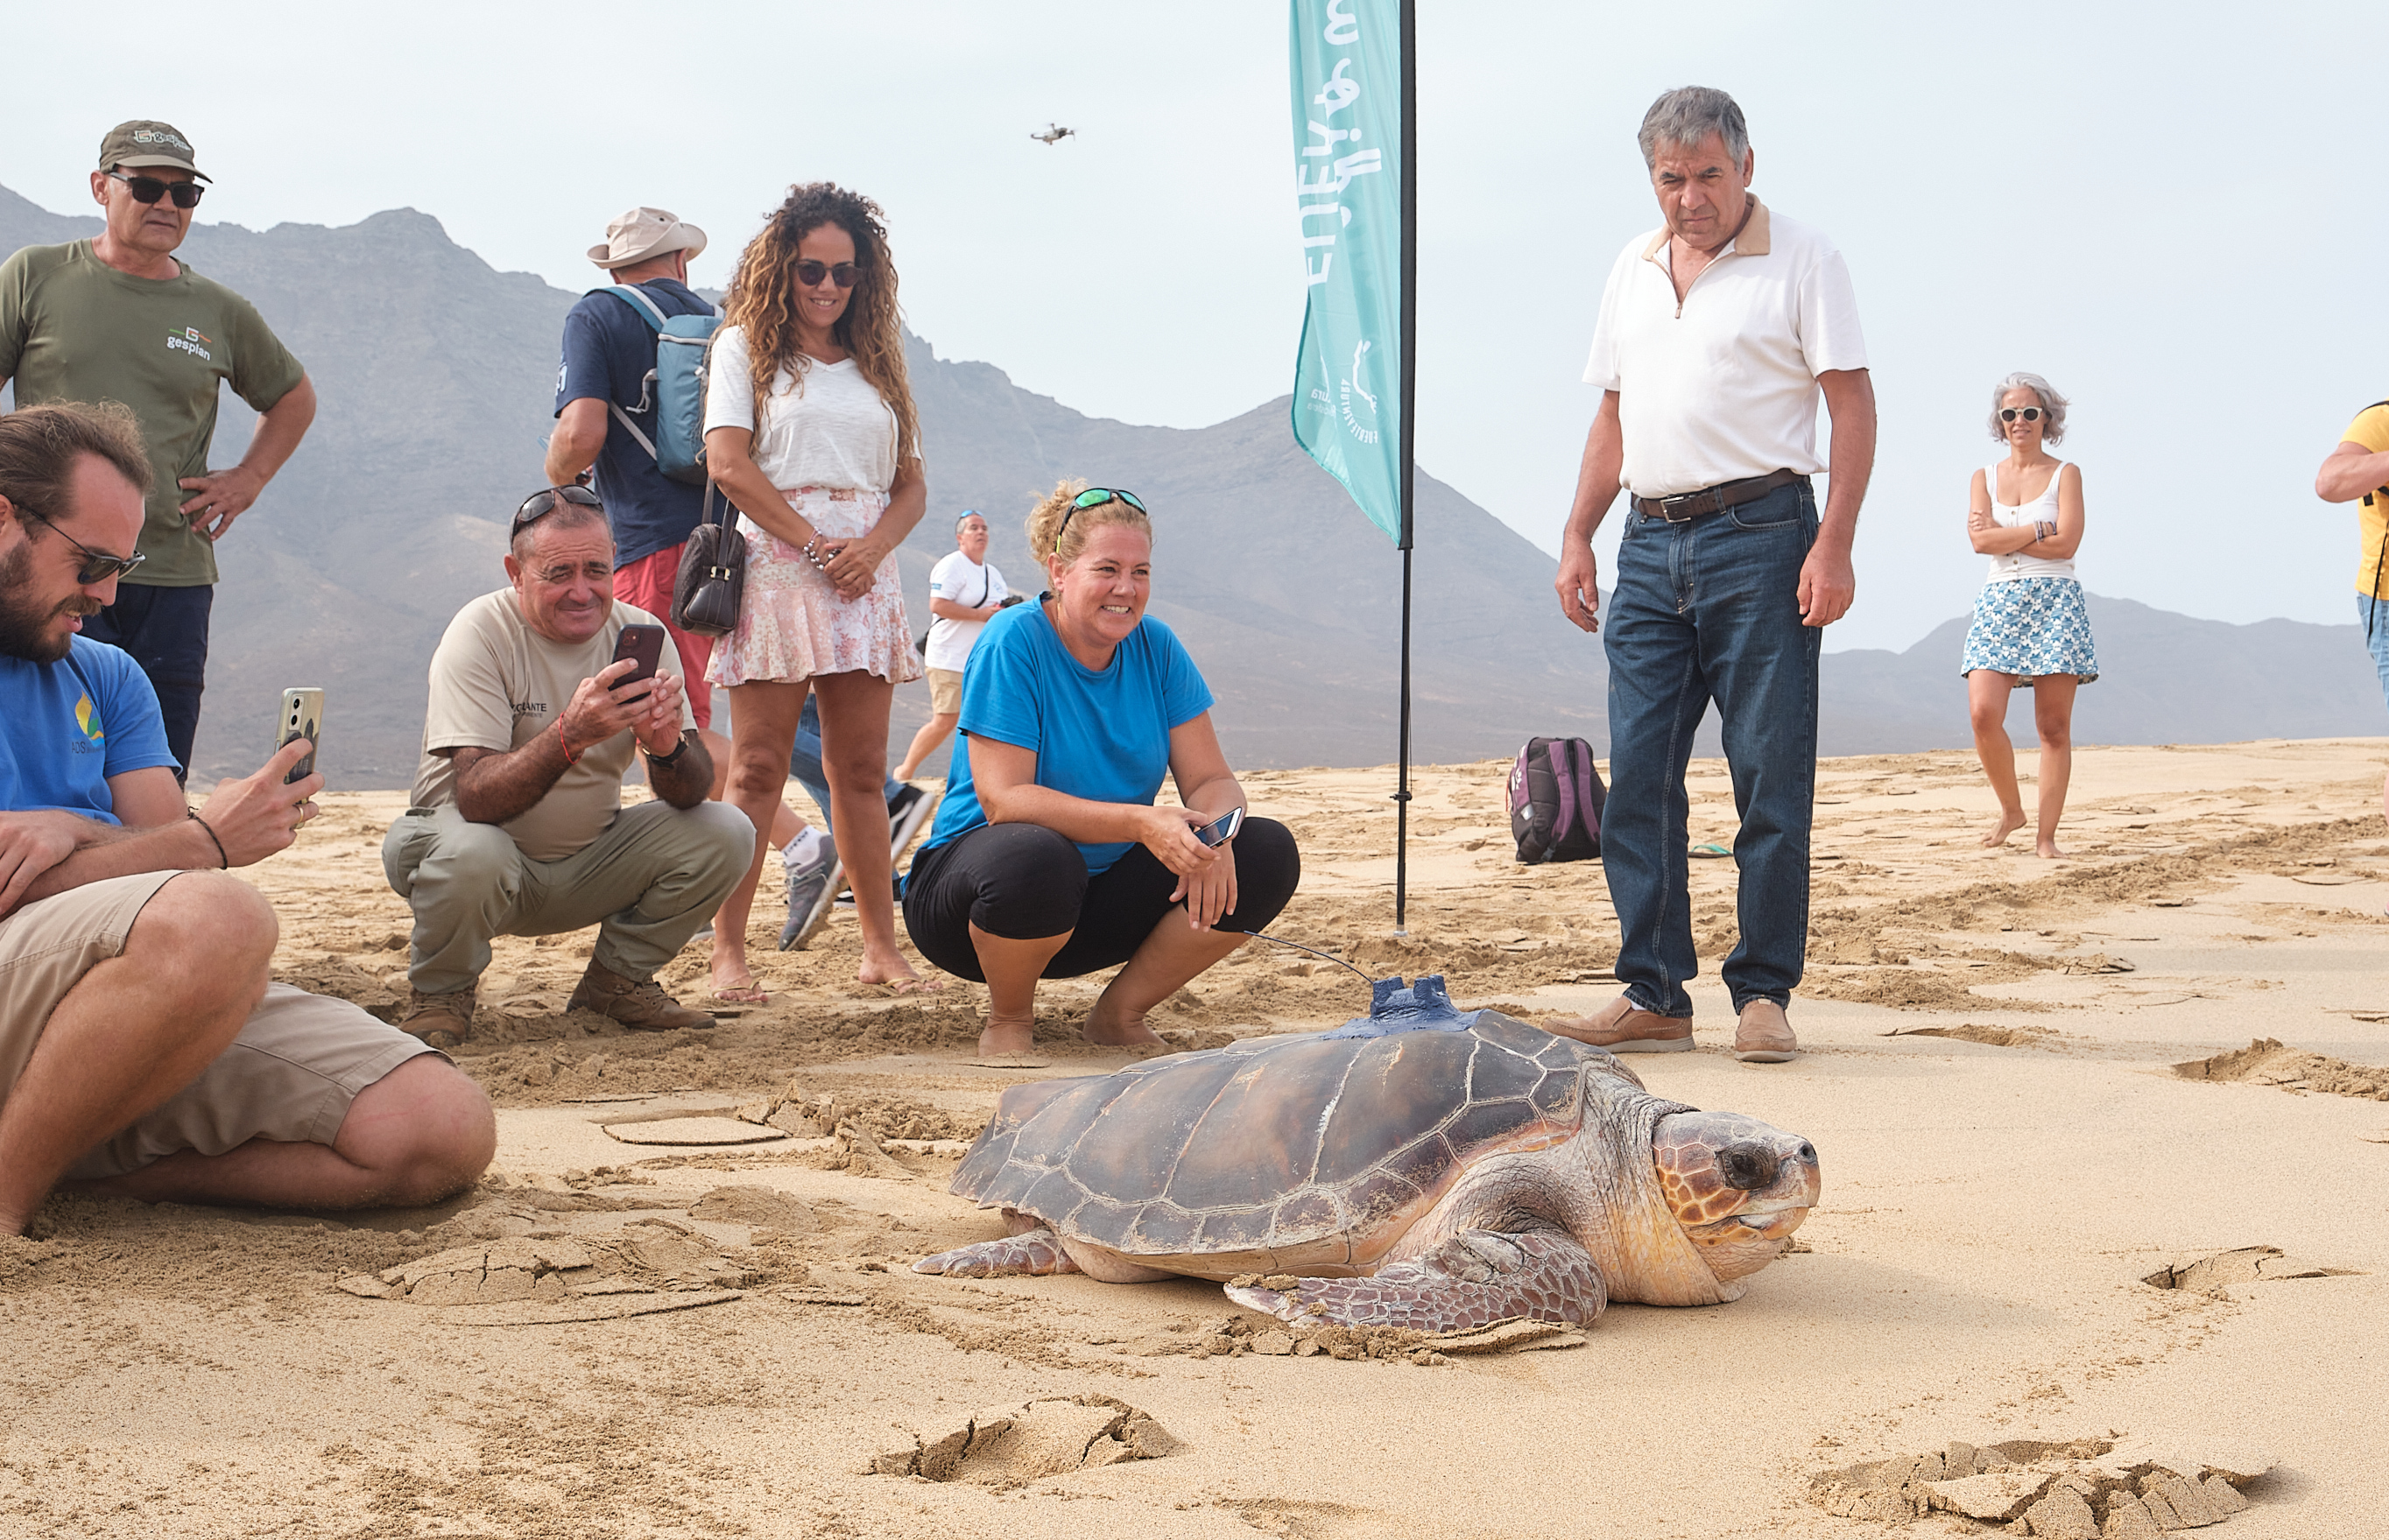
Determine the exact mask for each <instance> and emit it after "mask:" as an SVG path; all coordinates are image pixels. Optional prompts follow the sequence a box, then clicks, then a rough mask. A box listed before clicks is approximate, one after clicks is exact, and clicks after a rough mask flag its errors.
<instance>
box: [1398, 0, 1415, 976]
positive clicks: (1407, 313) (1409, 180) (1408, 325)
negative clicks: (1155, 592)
mask: <svg viewBox="0 0 2389 1540" xmlns="http://www.w3.org/2000/svg"><path fill="white" fill-rule="evenodd" d="M1401 6H1402V407H1401V435H1402V447H1401V477H1402V536H1401V541H1400V544H1401V552H1402V702H1401V759H1400V766H1399V771H1398V772H1397V773H1398V779H1397V781H1396V784H1395V790H1394V934H1395V935H1407V934H1409V927H1408V926H1407V925H1406V924H1405V923H1403V920H1404V913H1405V910H1406V908H1407V904H1408V900H1409V897H1410V841H1411V534H1412V527H1411V471H1412V465H1411V454H1412V446H1413V445H1414V444H1415V443H1416V439H1414V437H1413V436H1412V428H1413V425H1414V423H1415V422H1416V420H1417V413H1416V411H1415V410H1414V409H1415V408H1416V406H1417V404H1418V12H1417V8H1416V0H1401Z"/></svg>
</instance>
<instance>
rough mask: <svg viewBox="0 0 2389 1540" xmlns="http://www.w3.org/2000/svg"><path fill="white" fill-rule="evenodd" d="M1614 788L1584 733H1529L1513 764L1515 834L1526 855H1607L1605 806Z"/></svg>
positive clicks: (1537, 857) (1521, 854)
mask: <svg viewBox="0 0 2389 1540" xmlns="http://www.w3.org/2000/svg"><path fill="white" fill-rule="evenodd" d="M1608 801H1609V788H1608V787H1606V786H1604V785H1603V784H1602V783H1601V772H1600V771H1599V770H1595V769H1593V766H1592V745H1591V744H1588V743H1586V742H1585V741H1584V740H1583V739H1581V738H1529V739H1527V746H1526V747H1524V748H1522V749H1520V750H1519V751H1518V762H1517V763H1516V764H1515V765H1514V766H1513V767H1511V770H1510V834H1511V835H1512V837H1514V839H1516V840H1517V842H1518V859H1520V860H1522V861H1581V860H1593V859H1599V857H1600V855H1601V809H1602V808H1603V807H1604V806H1606V805H1607V803H1608Z"/></svg>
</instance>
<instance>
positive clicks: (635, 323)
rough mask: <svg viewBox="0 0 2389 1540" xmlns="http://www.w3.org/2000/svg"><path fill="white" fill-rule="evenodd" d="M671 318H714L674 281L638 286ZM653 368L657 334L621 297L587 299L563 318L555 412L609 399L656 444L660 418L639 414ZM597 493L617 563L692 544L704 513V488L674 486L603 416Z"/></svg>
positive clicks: (649, 413) (618, 426)
mask: <svg viewBox="0 0 2389 1540" xmlns="http://www.w3.org/2000/svg"><path fill="white" fill-rule="evenodd" d="M636 287H637V288H638V290H639V292H640V293H642V294H644V295H645V296H646V297H647V298H648V299H652V300H654V301H655V305H656V309H658V310H659V311H661V312H664V314H665V315H666V316H673V315H711V314H712V313H713V307H712V306H711V305H709V304H707V303H706V302H705V301H704V300H703V299H699V298H698V297H697V296H696V293H695V292H694V291H693V290H691V289H690V288H689V287H688V286H687V285H685V284H683V283H681V282H680V281H679V280H678V279H675V278H650V279H648V280H647V281H646V282H645V283H644V284H640V285H637V286H636ZM655 366H656V334H655V333H654V332H653V331H651V330H649V329H648V326H647V324H646V322H645V320H644V319H642V318H641V316H640V315H639V313H638V312H636V311H633V310H632V308H631V304H630V301H629V300H627V299H623V298H622V297H621V296H620V295H619V294H607V293H606V292H604V291H603V290H597V291H595V292H593V293H589V294H584V295H582V296H581V299H580V302H579V303H577V304H575V305H574V306H573V307H572V309H571V310H570V311H569V312H566V314H565V317H564V363H563V364H562V365H561V366H560V367H558V368H557V370H556V412H557V413H558V414H561V413H562V412H563V411H564V409H565V408H566V407H567V406H569V405H570V404H571V403H572V402H574V401H587V400H596V401H612V402H614V403H615V404H616V405H618V406H620V408H621V409H622V410H623V411H625V412H628V413H630V414H631V420H632V422H635V423H637V424H638V425H639V431H640V432H642V433H644V434H645V435H646V436H647V441H648V442H650V443H653V442H654V441H655V437H656V414H655V410H654V407H653V404H652V402H651V403H650V405H649V407H648V410H646V411H645V412H641V411H638V410H637V407H638V404H639V393H640V391H641V390H642V389H643V388H645V380H646V377H647V371H648V370H650V369H653V368H654V367H655ZM597 495H598V496H599V497H602V498H604V499H605V500H606V514H607V517H608V518H610V519H612V520H613V523H614V560H615V561H616V562H617V563H618V564H619V565H620V566H630V565H631V564H632V562H635V561H637V560H639V559H640V558H641V557H643V556H652V555H654V554H656V553H657V552H658V551H664V550H669V549H670V548H671V547H672V546H675V545H678V544H679V543H680V542H681V541H684V540H686V539H688V532H689V531H690V530H691V529H694V528H696V521H697V520H698V519H699V518H700V517H702V516H703V515H704V512H705V489H704V488H702V487H691V486H687V485H685V484H683V483H682V482H678V481H674V480H672V479H671V477H667V476H666V475H664V473H663V472H662V471H659V470H658V469H657V468H656V461H655V456H653V455H651V454H649V453H648V452H646V451H645V450H643V449H641V448H640V447H639V441H638V440H637V439H633V438H632V437H631V430H630V429H629V428H626V427H624V426H622V425H621V423H620V422H619V421H618V420H616V418H615V416H614V414H612V413H611V412H608V413H607V414H606V444H605V447H604V448H602V449H600V450H599V451H598V452H597Z"/></svg>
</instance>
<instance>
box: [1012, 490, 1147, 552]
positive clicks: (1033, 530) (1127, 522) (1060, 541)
mask: <svg viewBox="0 0 2389 1540" xmlns="http://www.w3.org/2000/svg"><path fill="white" fill-rule="evenodd" d="M1085 490H1087V484H1086V483H1085V482H1084V481H1056V482H1055V483H1054V490H1052V491H1050V492H1047V493H1046V494H1045V496H1044V497H1043V498H1042V499H1041V500H1040V501H1039V502H1038V504H1037V506H1036V507H1034V508H1031V509H1030V510H1028V549H1029V551H1030V552H1031V553H1032V554H1034V555H1035V556H1036V558H1037V560H1038V563H1039V565H1043V564H1044V563H1045V562H1046V561H1047V560H1048V559H1050V558H1052V557H1054V556H1059V557H1061V558H1062V565H1063V566H1069V565H1070V564H1071V563H1072V562H1075V561H1077V560H1078V559H1079V554H1080V552H1082V551H1084V550H1085V549H1086V548H1087V537H1088V536H1089V535H1091V534H1092V533H1093V532H1094V531H1095V530H1097V529H1100V528H1103V527H1104V526H1105V525H1107V524H1117V525H1118V526H1120V527H1121V528H1126V529H1133V530H1135V531H1137V532H1138V533H1139V534H1141V535H1143V537H1144V540H1145V543H1146V544H1147V545H1150V544H1152V543H1153V520H1151V519H1149V518H1147V517H1145V516H1144V515H1143V513H1141V512H1139V511H1138V510H1137V509H1136V508H1134V507H1132V506H1131V505H1130V504H1128V503H1123V502H1121V501H1120V500H1119V499H1118V498H1117V497H1115V498H1113V499H1112V500H1111V501H1110V502H1109V503H1096V504H1095V505H1094V506H1093V507H1092V508H1081V509H1080V510H1079V511H1078V512H1077V513H1075V514H1073V513H1071V511H1070V504H1071V503H1072V502H1073V501H1075V500H1076V499H1077V497H1078V495H1079V494H1080V492H1083V491H1085ZM1066 521H1067V522H1066Z"/></svg>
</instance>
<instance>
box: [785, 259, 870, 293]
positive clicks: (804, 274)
mask: <svg viewBox="0 0 2389 1540" xmlns="http://www.w3.org/2000/svg"><path fill="white" fill-rule="evenodd" d="M860 277H862V268H861V267H860V266H859V265H857V264H856V263H853V262H838V263H836V264H835V265H833V264H832V263H829V262H817V261H813V260H812V259H811V258H810V257H808V258H806V259H805V260H804V261H800V262H798V264H797V282H798V283H800V284H802V285H804V286H805V287H807V288H811V287H812V286H814V285H816V284H818V283H820V282H821V281H822V280H823V279H824V278H827V279H829V280H831V281H832V282H834V283H836V284H837V286H838V287H840V288H852V287H853V286H854V281H855V280H856V279H857V278H860Z"/></svg>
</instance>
